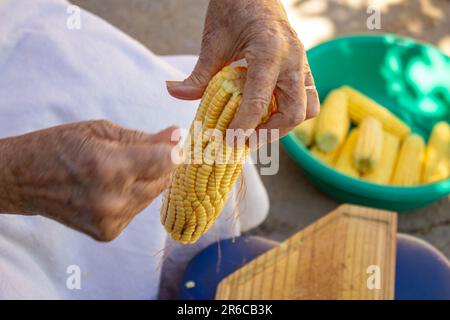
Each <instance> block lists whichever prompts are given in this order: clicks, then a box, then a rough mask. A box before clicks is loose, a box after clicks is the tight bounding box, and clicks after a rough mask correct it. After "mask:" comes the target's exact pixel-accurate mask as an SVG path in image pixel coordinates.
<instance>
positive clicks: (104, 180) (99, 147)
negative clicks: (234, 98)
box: [0, 121, 177, 241]
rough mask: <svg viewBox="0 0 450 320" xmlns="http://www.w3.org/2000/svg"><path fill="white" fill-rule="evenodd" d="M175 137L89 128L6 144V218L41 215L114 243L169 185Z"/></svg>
mask: <svg viewBox="0 0 450 320" xmlns="http://www.w3.org/2000/svg"><path fill="white" fill-rule="evenodd" d="M174 130H175V128H168V129H166V130H164V131H162V132H160V133H158V134H154V135H149V134H144V133H142V132H138V131H132V130H128V129H125V128H122V127H119V126H117V125H114V124H112V123H109V122H107V121H88V122H80V123H76V124H69V125H62V126H58V127H54V128H50V129H46V130H42V131H37V132H33V133H30V134H26V135H23V136H19V137H13V138H8V139H3V140H0V212H9V213H19V214H40V215H43V216H47V217H49V218H52V219H55V220H57V221H59V222H62V223H64V224H66V225H68V226H70V227H72V228H74V229H76V230H79V231H81V232H84V233H86V234H88V235H90V236H92V237H93V238H95V239H97V240H102V241H108V240H112V239H114V238H115V237H117V236H118V235H119V234H120V232H121V231H122V230H123V229H124V228H125V227H126V226H127V225H128V223H129V222H130V221H131V220H132V219H133V217H134V216H135V215H136V214H138V213H139V212H140V211H142V210H143V209H144V208H146V207H147V206H148V205H149V204H150V203H151V202H152V200H153V199H154V198H156V197H157V196H158V195H159V194H160V193H161V192H162V191H163V189H165V188H166V187H167V186H168V184H169V181H170V175H171V173H172V172H173V171H174V170H175V168H176V165H175V164H174V162H173V161H171V160H172V157H171V155H172V152H176V151H177V150H176V149H174V148H176V144H177V142H176V141H171V136H172V134H173V133H174Z"/></svg>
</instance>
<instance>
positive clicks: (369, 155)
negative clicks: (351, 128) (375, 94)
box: [353, 117, 383, 173]
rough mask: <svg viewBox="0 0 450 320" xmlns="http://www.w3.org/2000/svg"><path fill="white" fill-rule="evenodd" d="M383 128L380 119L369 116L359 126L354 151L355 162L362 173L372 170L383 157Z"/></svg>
mask: <svg viewBox="0 0 450 320" xmlns="http://www.w3.org/2000/svg"><path fill="white" fill-rule="evenodd" d="M382 147H383V128H382V127H381V123H380V121H378V120H377V119H376V118H373V117H369V118H366V119H364V120H363V121H362V122H361V125H360V126H359V136H358V140H357V141H356V147H355V150H354V151H353V164H354V166H355V168H356V169H358V170H359V172H361V173H366V172H368V171H370V170H372V169H373V168H374V167H375V166H376V165H377V163H378V161H379V160H380V157H381V149H382Z"/></svg>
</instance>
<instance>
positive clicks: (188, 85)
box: [166, 38, 224, 100]
mask: <svg viewBox="0 0 450 320" xmlns="http://www.w3.org/2000/svg"><path fill="white" fill-rule="evenodd" d="M223 66H224V63H223V61H222V59H221V58H220V57H219V54H218V49H217V48H214V47H213V46H212V44H211V41H209V40H208V39H206V40H205V38H204V40H203V43H202V49H201V51H200V56H199V58H198V60H197V64H196V65H195V67H194V70H193V71H192V73H191V75H190V76H189V77H188V78H186V79H185V80H184V81H166V85H167V90H168V91H169V94H170V95H171V96H173V97H175V98H178V99H183V100H196V99H200V98H201V97H202V95H203V92H204V91H205V89H206V87H207V85H208V83H209V81H210V80H211V78H212V77H213V76H214V75H215V74H216V73H217V72H219V71H220V69H222V67H223Z"/></svg>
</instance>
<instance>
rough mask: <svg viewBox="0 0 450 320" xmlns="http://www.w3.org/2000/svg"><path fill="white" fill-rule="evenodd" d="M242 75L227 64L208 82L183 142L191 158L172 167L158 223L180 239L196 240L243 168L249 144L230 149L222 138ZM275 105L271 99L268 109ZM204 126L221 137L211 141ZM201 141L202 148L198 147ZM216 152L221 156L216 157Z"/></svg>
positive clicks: (240, 88)
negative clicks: (199, 130) (196, 126)
mask: <svg viewBox="0 0 450 320" xmlns="http://www.w3.org/2000/svg"><path fill="white" fill-rule="evenodd" d="M245 77H246V69H245V68H242V67H236V68H232V67H225V68H224V69H223V70H222V71H220V72H219V73H217V74H216V75H215V76H214V77H213V79H212V80H211V81H210V83H209V84H208V87H207V88H206V91H205V94H204V95H203V98H202V101H201V103H200V106H199V108H198V110H197V114H196V116H195V120H194V122H193V124H192V126H191V129H190V136H191V139H187V141H186V146H187V148H188V150H192V149H194V152H191V153H188V154H189V157H190V160H191V161H190V162H189V163H183V164H182V165H181V166H179V167H178V169H177V170H176V171H175V173H174V175H173V177H172V183H171V186H170V188H169V190H167V192H166V193H165V195H164V202H163V207H162V209H161V223H162V224H163V226H164V227H165V229H166V231H167V232H168V233H169V234H170V235H171V236H172V238H173V239H175V240H177V241H179V242H180V243H183V244H187V243H194V242H195V241H197V239H199V238H200V237H201V236H202V235H203V234H204V233H205V232H206V231H208V229H209V228H210V227H211V225H212V224H213V223H214V221H215V220H216V218H217V216H218V215H219V213H220V212H221V210H222V208H223V206H224V205H225V203H226V201H227V198H228V194H229V193H230V192H231V190H232V189H233V187H234V184H235V182H236V180H237V178H238V177H239V175H240V173H241V171H242V166H243V163H244V162H245V159H246V158H247V155H248V152H249V150H248V147H247V146H246V145H245V144H244V145H242V146H239V145H238V146H234V147H231V146H229V145H228V144H227V143H224V141H223V137H224V136H225V131H226V129H227V128H228V126H229V124H230V122H231V120H232V119H233V117H234V115H235V112H236V110H237V109H238V107H239V104H240V101H241V96H242V91H243V88H244V82H245ZM273 104H274V100H273V101H272V107H273ZM266 119H267V117H265V118H264V119H262V122H264V121H265V120H266ZM196 121H197V124H198V122H200V123H201V126H202V131H203V132H202V135H203V136H195V134H196V133H195V132H196V130H195V129H194V124H195V123H196ZM208 129H215V130H216V132H217V131H218V132H219V133H220V134H221V135H222V136H223V137H222V138H221V139H213V136H212V135H211V134H209V135H208V133H207V132H208V131H207V130H208ZM210 131H211V130H210ZM199 141H200V142H201V145H200V149H201V150H196V149H195V144H196V143H197V144H199ZM199 153H201V156H202V158H200V159H204V158H205V157H207V160H208V161H203V162H202V161H200V162H201V163H196V162H195V157H196V156H198V154H199ZM227 155H229V156H227ZM220 156H223V157H222V159H221V161H218V160H219V157H220ZM227 159H228V160H227Z"/></svg>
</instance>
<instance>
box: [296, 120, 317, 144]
mask: <svg viewBox="0 0 450 320" xmlns="http://www.w3.org/2000/svg"><path fill="white" fill-rule="evenodd" d="M316 119H317V117H315V118H312V119H308V120H306V121H304V122H302V123H301V124H299V125H298V126H297V127H295V129H294V130H293V131H294V134H295V136H296V137H297V139H298V140H300V142H301V143H302V144H303V145H304V146H305V147H308V146H309V145H311V144H312V143H313V140H314V127H315V124H316Z"/></svg>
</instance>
